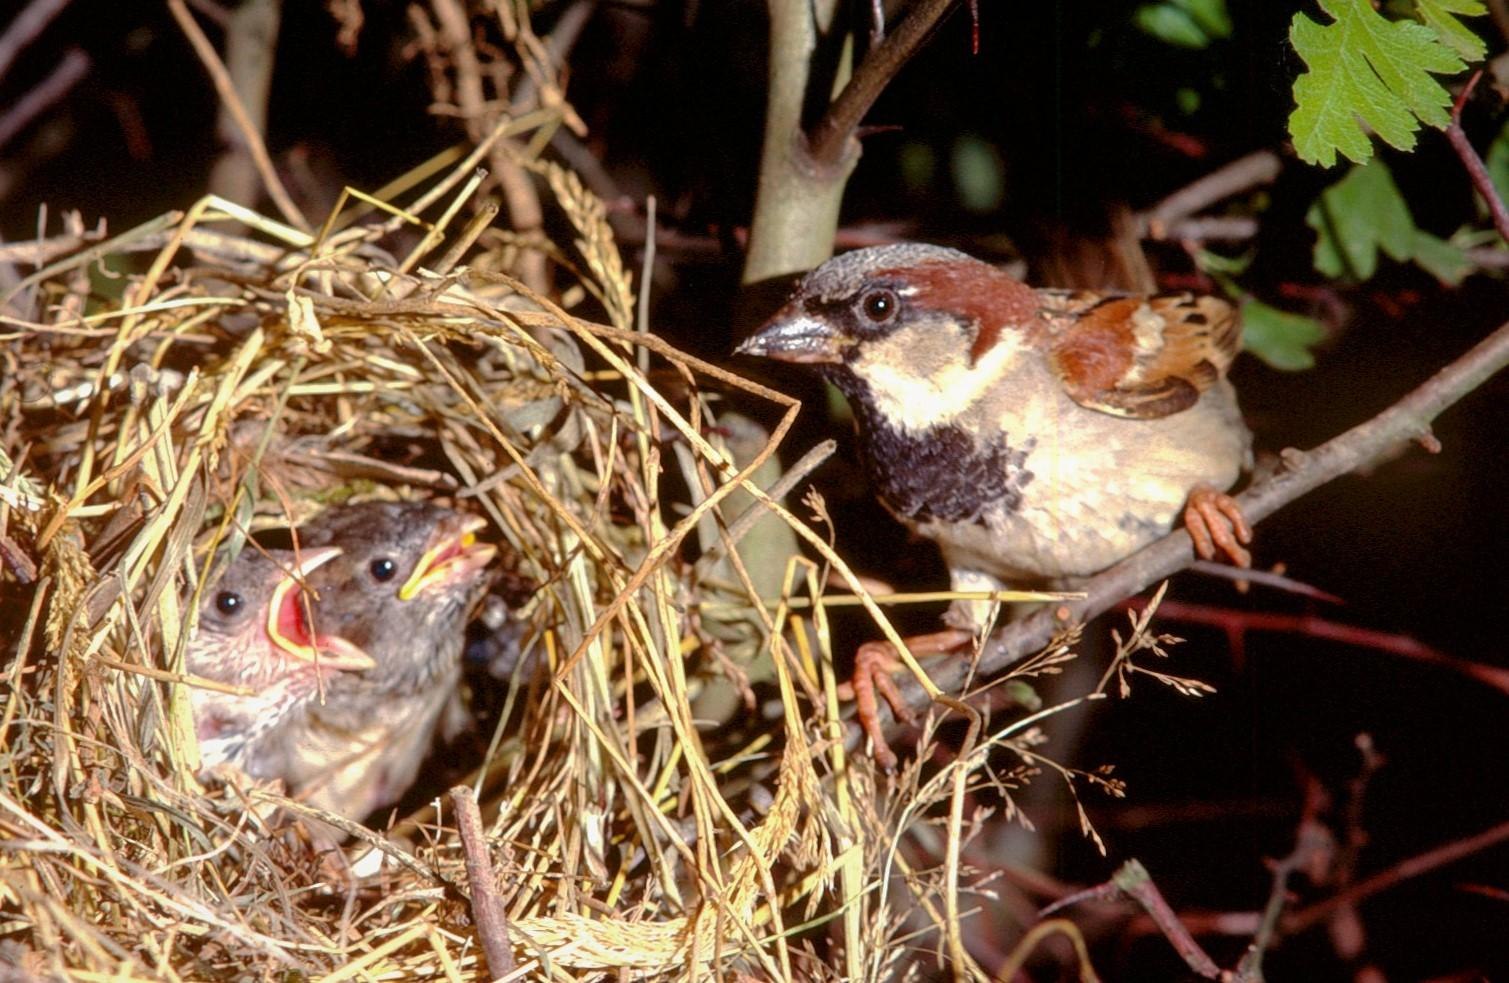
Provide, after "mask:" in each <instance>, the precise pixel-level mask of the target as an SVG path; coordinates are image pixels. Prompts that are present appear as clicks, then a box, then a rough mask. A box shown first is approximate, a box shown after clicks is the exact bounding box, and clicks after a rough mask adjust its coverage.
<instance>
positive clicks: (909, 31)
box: [808, 0, 958, 167]
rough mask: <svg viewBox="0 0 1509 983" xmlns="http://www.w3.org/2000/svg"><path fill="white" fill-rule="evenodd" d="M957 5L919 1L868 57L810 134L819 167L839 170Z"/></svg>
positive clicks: (942, 0)
mask: <svg viewBox="0 0 1509 983" xmlns="http://www.w3.org/2000/svg"><path fill="white" fill-rule="evenodd" d="M957 2H958V0H919V2H918V4H917V5H916V6H915V7H913V8H912V10H911V11H910V12H909V13H908V14H907V15H906V18H905V19H904V20H903V21H902V22H901V24H900V25H899V26H898V27H897V28H896V30H895V31H894V32H893V33H892V34H891V35H890V36H889V37H887V38H886V39H885V40H884V41H882V42H881V43H880V46H879V47H878V48H875V49H874V50H872V51H871V52H870V53H869V55H867V56H866V57H865V60H864V61H863V62H862V63H861V64H860V66H859V69H858V70H857V71H855V73H854V77H853V78H852V79H850V80H849V84H848V85H846V86H844V90H843V91H842V92H840V93H839V94H838V98H837V99H835V100H833V104H832V105H831V106H829V107H828V111H827V112H826V113H824V114H823V118H822V119H821V120H820V121H818V124H817V125H816V126H815V127H813V128H812V132H811V133H810V134H808V147H809V150H810V152H811V154H812V160H813V162H814V163H815V164H816V165H817V166H818V167H836V166H838V164H839V162H840V161H841V160H843V158H844V151H845V147H846V145H847V144H848V141H849V140H850V139H851V138H852V137H853V135H854V130H855V129H856V128H857V127H858V126H859V123H860V121H861V120H862V119H864V115H865V113H867V112H869V111H870V107H871V106H873V105H875V100H876V99H878V98H880V94H881V93H882V92H883V91H885V87H886V86H888V85H890V84H891V79H893V78H895V77H896V73H897V72H899V71H901V66H902V65H905V64H906V63H907V61H908V60H909V59H910V58H911V57H912V55H914V54H916V53H917V49H918V48H921V47H922V42H924V41H926V40H927V36H928V35H929V34H931V33H932V31H933V28H934V27H936V26H937V25H938V22H939V21H941V20H942V19H943V15H944V14H946V13H948V12H949V10H950V9H952V8H953V6H954V4H955V3H957Z"/></svg>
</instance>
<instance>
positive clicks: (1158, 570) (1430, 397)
mask: <svg viewBox="0 0 1509 983" xmlns="http://www.w3.org/2000/svg"><path fill="white" fill-rule="evenodd" d="M1506 364H1509V323H1506V324H1503V325H1501V326H1500V327H1499V328H1498V329H1497V330H1495V331H1494V332H1493V333H1492V334H1491V335H1489V336H1488V337H1487V338H1486V339H1485V340H1483V341H1482V342H1480V343H1478V345H1476V346H1475V347H1474V348H1473V349H1472V350H1470V351H1469V352H1467V353H1466V354H1465V355H1463V356H1462V357H1460V358H1458V359H1457V360H1456V361H1455V362H1452V363H1451V364H1450V365H1448V366H1446V368H1444V369H1442V370H1441V371H1439V372H1437V373H1436V374H1435V375H1434V376H1432V377H1431V378H1430V379H1429V380H1428V381H1427V382H1425V383H1424V384H1423V385H1421V386H1420V387H1419V388H1417V389H1415V390H1414V391H1413V392H1411V393H1409V395H1407V396H1405V397H1404V398H1403V399H1401V400H1399V402H1397V403H1395V404H1394V405H1393V406H1391V407H1389V408H1388V409H1386V410H1384V411H1383V412H1382V413H1379V414H1378V415H1377V416H1375V417H1374V418H1373V419H1371V420H1368V421H1367V422H1366V423H1363V424H1360V425H1358V426H1356V427H1353V428H1352V429H1351V430H1348V431H1347V432H1346V433H1344V434H1342V435H1341V436H1339V437H1335V438H1333V439H1332V440H1330V441H1327V442H1326V443H1324V444H1322V445H1321V446H1319V447H1317V448H1315V449H1314V450H1313V451H1309V452H1308V453H1300V452H1292V453H1289V454H1286V455H1285V463H1286V465H1287V468H1286V470H1284V471H1281V472H1280V473H1278V474H1276V475H1274V476H1273V477H1271V478H1269V479H1267V480H1265V481H1262V482H1259V483H1258V484H1256V485H1254V486H1253V487H1251V488H1250V489H1248V490H1247V491H1246V492H1244V493H1243V494H1242V495H1240V496H1239V497H1238V499H1237V501H1238V502H1239V503H1240V504H1241V506H1242V511H1243V513H1244V514H1245V515H1246V516H1247V519H1248V521H1249V522H1254V523H1255V522H1257V521H1258V520H1260V519H1264V518H1266V517H1267V516H1270V515H1272V514H1273V513H1274V512H1277V511H1278V510H1279V509H1281V508H1283V507H1284V506H1285V505H1288V504H1289V503H1290V502H1292V501H1294V500H1295V499H1297V498H1299V497H1300V496H1301V495H1304V494H1306V493H1308V492H1310V491H1313V490H1314V489H1316V488H1319V487H1320V486H1321V485H1323V484H1326V483H1327V482H1329V481H1331V480H1332V479H1334V478H1338V477H1340V476H1342V475H1344V474H1348V473H1350V472H1352V471H1356V470H1358V469H1359V468H1362V467H1365V466H1367V465H1369V464H1372V463H1374V462H1376V461H1378V460H1379V459H1381V458H1382V457H1384V456H1385V455H1386V454H1387V453H1388V452H1389V451H1390V450H1391V449H1392V448H1394V447H1396V446H1397V445H1398V444H1399V443H1400V442H1401V441H1406V440H1418V439H1423V438H1427V437H1429V435H1430V424H1431V421H1432V420H1434V419H1435V418H1436V417H1437V416H1439V415H1440V414H1441V413H1442V411H1444V410H1445V409H1446V408H1447V407H1449V406H1451V405H1452V404H1453V403H1455V402H1457V400H1459V399H1461V398H1462V397H1463V396H1465V395H1467V394H1468V393H1470V392H1472V391H1473V390H1474V389H1476V388H1478V387H1479V386H1481V385H1482V384H1483V383H1484V382H1486V381H1487V380H1488V379H1489V378H1490V377H1491V376H1493V374H1494V373H1496V372H1498V371H1499V370H1500V369H1502V368H1503V367H1504V366H1505V365H1506ZM1194 559H1195V556H1194V551H1193V550H1192V549H1191V548H1190V540H1189V536H1188V535H1187V534H1186V533H1184V532H1183V531H1182V530H1181V531H1179V532H1174V533H1170V534H1169V535H1168V536H1165V537H1164V538H1163V539H1161V540H1159V541H1158V542H1156V543H1154V544H1153V545H1151V546H1149V547H1147V548H1146V549H1144V550H1142V551H1141V552H1139V553H1137V554H1135V555H1133V556H1131V557H1129V558H1127V559H1126V560H1123V561H1122V562H1121V563H1118V564H1117V565H1116V566H1114V567H1112V568H1111V569H1109V570H1107V571H1105V572H1104V573H1101V574H1098V575H1096V576H1095V577H1093V578H1091V579H1090V581H1089V582H1088V583H1087V584H1086V585H1085V590H1086V597H1085V599H1084V600H1082V601H1075V602H1071V603H1066V604H1063V605H1056V606H1055V607H1057V608H1067V610H1068V612H1069V620H1070V621H1088V620H1089V619H1091V618H1093V617H1095V616H1096V615H1099V614H1101V613H1103V612H1104V611H1106V610H1108V609H1109V608H1110V607H1111V606H1112V605H1114V604H1116V603H1117V602H1118V601H1120V600H1121V599H1122V598H1125V597H1129V596H1131V595H1132V594H1135V593H1137V592H1138V591H1141V590H1144V589H1146V588H1147V587H1149V586H1150V585H1152V584H1153V583H1155V582H1157V581H1159V580H1162V579H1164V578H1166V577H1169V576H1171V575H1173V574H1175V573H1177V572H1179V571H1180V570H1183V569H1184V568H1185V567H1188V566H1189V565H1190V564H1191V563H1193V562H1194ZM1054 614H1055V611H1054V610H1047V609H1045V610H1042V611H1039V612H1037V613H1035V614H1032V615H1030V616H1028V617H1026V618H1024V619H1022V620H1021V621H1017V622H1013V623H1012V624H1010V625H1007V626H1006V627H1005V628H1004V629H1002V630H1001V631H999V632H998V633H996V635H995V636H994V637H992V639H991V640H990V641H989V642H988V643H987V644H986V646H985V651H984V653H983V654H982V656H981V658H980V662H979V666H978V672H979V673H981V674H982V675H991V674H994V673H999V672H1001V671H1002V670H1004V669H1007V668H1009V667H1010V666H1012V665H1013V664H1015V663H1016V662H1018V661H1020V660H1021V659H1023V658H1025V657H1026V656H1028V655H1030V654H1032V653H1033V652H1036V651H1038V650H1040V649H1041V648H1043V647H1044V646H1045V645H1047V644H1048V642H1049V641H1051V640H1052V638H1053V635H1054V633H1055V631H1057V630H1058V629H1059V628H1060V627H1061V623H1060V622H1058V621H1056V620H1055V619H1054ZM968 671H969V666H968V665H967V664H966V660H963V659H956V660H952V661H951V662H949V663H948V664H946V665H943V666H940V667H938V671H937V672H936V673H935V675H934V677H933V681H934V682H935V683H936V684H937V685H938V686H939V687H940V688H941V689H943V690H944V691H945V692H948V691H952V690H955V689H957V688H958V687H959V686H960V685H961V684H962V683H963V681H964V676H965V674H966V673H967V672H968ZM905 693H906V699H907V702H908V703H909V704H911V705H912V706H914V707H918V708H921V707H925V706H926V705H927V704H928V702H929V701H928V698H927V695H926V694H925V693H923V692H922V689H921V687H920V686H918V685H916V683H915V681H912V680H908V686H907V687H906V690H905Z"/></svg>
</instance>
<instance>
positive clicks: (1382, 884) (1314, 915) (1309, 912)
mask: <svg viewBox="0 0 1509 983" xmlns="http://www.w3.org/2000/svg"><path fill="white" fill-rule="evenodd" d="M1506 841H1509V823H1500V824H1498V825H1497V826H1493V827H1491V828H1489V829H1486V830H1484V831H1483V832H1481V833H1478V834H1477V835H1475V836H1468V837H1465V838H1463V839H1460V840H1454V841H1452V842H1450V843H1447V844H1444V845H1442V846H1438V847H1436V848H1435V849H1434V850H1427V851H1426V852H1424V853H1421V854H1418V855H1416V856H1413V857H1410V858H1408V859H1406V860H1401V861H1400V862H1399V863H1397V864H1394V866H1392V867H1390V868H1388V869H1387V870H1382V871H1379V872H1378V873H1376V874H1374V875H1373V876H1372V877H1369V878H1367V879H1365V880H1361V881H1358V882H1357V883H1356V884H1354V885H1352V886H1351V887H1349V888H1347V889H1346V890H1345V891H1341V892H1340V893H1338V894H1335V895H1333V896H1331V897H1329V898H1327V899H1326V900H1324V901H1321V902H1318V903H1316V904H1313V905H1311V906H1310V907H1308V908H1303V909H1301V910H1299V911H1296V912H1294V913H1293V914H1292V915H1290V916H1289V917H1287V918H1284V919H1282V920H1280V922H1279V929H1280V931H1281V932H1282V933H1283V934H1284V935H1298V934H1299V933H1300V932H1304V931H1306V930H1308V929H1311V928H1314V927H1315V926H1316V925H1319V924H1320V923H1321V922H1324V921H1325V920H1326V919H1328V918H1330V917H1331V915H1332V914H1334V913H1335V912H1336V911H1337V910H1338V909H1340V908H1345V907H1348V906H1351V905H1355V904H1357V902H1359V901H1361V900H1363V899H1364V898H1368V897H1371V896H1372V895H1374V894H1378V893H1379V892H1381V891H1386V890H1388V889H1389V888H1391V887H1394V886H1395V885H1397V884H1400V883H1402V882H1403V881H1407V880H1409V879H1410V878H1413V877H1419V876H1421V875H1422V874H1427V873H1429V872H1431V871H1433V870H1436V869H1437V868H1440V867H1444V866H1446V865H1447V864H1452V863H1456V862H1457V861H1458V860H1461V859H1463V858H1465V857H1470V856H1472V855H1473V854H1474V853H1478V852H1479V851H1482V850H1486V849H1488V848H1489V847H1494V846H1498V845H1499V844H1500V843H1504V842H1506Z"/></svg>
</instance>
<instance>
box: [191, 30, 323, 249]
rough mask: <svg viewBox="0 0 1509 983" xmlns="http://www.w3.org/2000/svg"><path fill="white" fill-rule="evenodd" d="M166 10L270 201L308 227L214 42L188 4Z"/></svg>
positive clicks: (295, 223) (290, 220) (295, 222)
mask: <svg viewBox="0 0 1509 983" xmlns="http://www.w3.org/2000/svg"><path fill="white" fill-rule="evenodd" d="M168 10H169V11H170V12H171V13H172V14H173V19H174V20H175V21H177V22H178V27H179V29H180V30H182V31H183V34H184V37H186V38H188V39H189V44H190V45H192V46H193V48H194V53H195V54H197V55H198V56H199V61H200V63H201V64H202V65H204V70H205V71H206V72H209V75H210V81H211V82H213V83H214V84H215V92H216V94H217V95H219V96H220V102H221V104H222V105H223V106H224V107H225V109H226V111H228V112H229V113H230V114H231V118H232V119H234V120H235V121H236V125H237V126H238V127H239V128H240V130H241V137H242V139H244V140H245V141H246V150H247V153H249V154H251V158H252V161H253V162H254V163H255V164H256V165H257V173H258V174H259V175H260V176H261V178H262V186H263V187H264V188H266V189H267V196H268V197H269V198H271V199H272V202H273V204H274V205H276V206H277V208H278V211H279V212H280V213H281V214H282V216H283V218H284V219H285V220H286V221H287V222H288V224H289V225H292V226H294V227H295V228H298V229H301V230H303V231H305V232H308V231H309V222H308V220H307V219H305V218H304V215H303V213H302V212H300V211H299V206H298V205H295V204H294V202H293V198H292V196H290V195H289V194H288V189H287V188H285V187H283V180H282V179H281V178H280V177H278V171H277V168H275V167H273V163H272V158H271V157H269V156H268V154H267V144H265V143H264V142H263V141H262V134H261V132H260V131H259V130H258V129H257V127H256V126H255V125H253V123H252V122H251V119H250V118H249V117H248V116H247V114H246V107H245V106H244V105H242V103H241V97H240V96H239V95H237V93H236V86H235V83H233V82H232V81H231V77H230V73H229V72H228V71H226V68H225V63H224V62H222V61H221V60H220V56H219V55H218V54H216V53H215V46H214V45H212V44H210V39H209V38H207V37H205V36H204V31H202V30H200V29H199V22H198V21H196V20H194V15H193V14H191V13H189V8H188V7H186V6H185V5H184V2H183V0H168Z"/></svg>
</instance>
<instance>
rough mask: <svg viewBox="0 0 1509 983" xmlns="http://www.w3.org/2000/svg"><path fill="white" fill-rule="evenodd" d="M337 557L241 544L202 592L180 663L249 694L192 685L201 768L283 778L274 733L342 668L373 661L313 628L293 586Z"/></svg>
mask: <svg viewBox="0 0 1509 983" xmlns="http://www.w3.org/2000/svg"><path fill="white" fill-rule="evenodd" d="M339 554H340V550H338V549H333V548H330V549H318V550H305V551H303V552H302V553H301V554H299V555H298V556H295V555H294V554H293V553H291V552H286V551H280V550H269V551H267V552H265V553H263V552H258V551H257V550H256V549H255V548H252V547H247V548H246V549H244V550H242V552H241V553H240V554H239V555H238V556H237V557H236V558H235V559H234V560H233V561H231V563H230V564H229V565H227V566H226V567H225V569H224V571H223V572H221V574H220V576H219V579H218V580H217V581H216V582H215V584H214V585H213V586H212V587H211V588H209V589H208V590H207V591H206V592H205V594H204V597H203V600H202V601H201V603H200V607H199V619H198V626H197V628H196V631H195V634H194V637H193V639H192V640H191V641H190V642H189V644H188V649H187V651H186V654H185V657H184V665H185V668H186V669H187V670H188V671H189V672H190V673H192V674H193V675H196V676H201V677H203V678H205V679H210V680H214V681H216V682H221V683H228V684H230V685H233V686H238V687H242V688H244V689H245V690H248V691H249V692H247V693H244V694H236V693H224V692H219V691H216V690H211V689H205V688H201V687H194V688H192V689H191V690H190V691H189V700H190V704H191V705H192V707H193V711H194V726H195V730H196V733H197V735H198V737H199V754H200V760H201V762H202V766H203V767H204V768H205V769H206V770H210V769H214V768H216V767H218V766H220V765H224V764H229V765H233V766H235V767H237V768H239V769H241V770H242V771H244V772H246V773H247V774H249V775H253V776H255V777H259V778H278V777H282V776H281V775H279V774H276V772H277V770H278V764H277V763H278V761H279V760H280V759H281V752H280V748H281V737H280V731H281V728H282V726H283V725H284V723H285V722H286V721H287V720H288V719H289V717H290V715H293V714H295V713H296V711H297V709H298V708H299V707H300V706H302V705H303V704H305V703H306V702H307V701H309V700H311V699H314V698H316V697H317V695H318V692H319V690H320V688H321V686H322V685H325V686H328V685H329V684H330V681H331V680H332V679H334V678H335V677H336V676H338V675H340V674H341V673H345V672H360V671H362V670H365V669H370V668H372V666H373V665H374V663H373V661H372V659H370V658H369V657H368V656H367V655H366V653H364V652H363V651H362V650H361V649H360V648H358V647H357V646H356V645H353V644H352V643H351V642H349V641H347V640H346V639H344V638H341V637H339V636H336V635H319V636H316V635H314V634H313V632H312V631H311V628H310V622H309V618H308V599H307V597H306V596H305V595H304V594H303V592H302V590H301V589H300V586H299V582H300V581H302V580H303V579H304V578H305V577H307V576H308V575H309V573H310V572H311V571H313V570H315V569H317V568H319V567H320V566H322V565H324V564H326V563H329V562H330V561H331V560H333V559H335V558H336V556H338V555H339Z"/></svg>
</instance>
